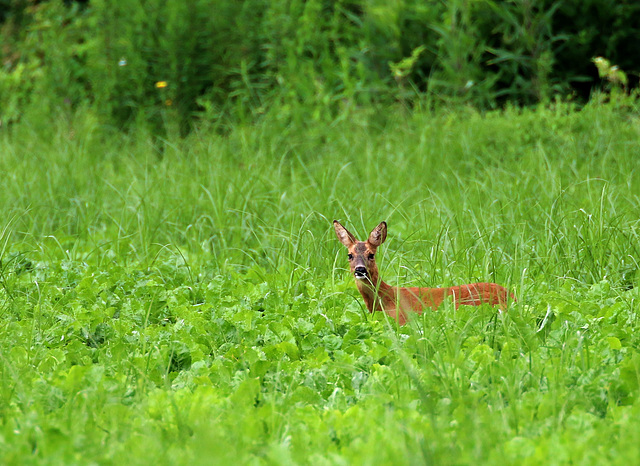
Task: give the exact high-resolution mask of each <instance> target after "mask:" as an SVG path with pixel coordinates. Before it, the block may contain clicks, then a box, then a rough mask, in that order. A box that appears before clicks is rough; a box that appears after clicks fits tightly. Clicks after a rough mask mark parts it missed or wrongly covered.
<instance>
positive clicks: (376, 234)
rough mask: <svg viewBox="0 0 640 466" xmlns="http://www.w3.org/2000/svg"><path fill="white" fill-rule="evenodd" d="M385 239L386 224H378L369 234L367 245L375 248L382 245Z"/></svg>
mask: <svg viewBox="0 0 640 466" xmlns="http://www.w3.org/2000/svg"><path fill="white" fill-rule="evenodd" d="M385 239H387V222H380V225H378V226H377V227H375V228H374V229H373V231H372V232H371V234H369V240H368V241H369V244H371V245H372V246H375V247H376V248H377V247H378V246H380V245H381V244H382V243H384V240H385Z"/></svg>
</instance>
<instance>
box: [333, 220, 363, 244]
mask: <svg viewBox="0 0 640 466" xmlns="http://www.w3.org/2000/svg"><path fill="white" fill-rule="evenodd" d="M333 228H334V229H335V230H336V235H337V236H338V239H339V240H340V242H341V243H342V244H344V245H345V246H346V247H348V248H350V247H351V246H353V245H354V244H355V243H357V240H356V237H355V236H353V235H352V234H351V233H350V232H349V230H347V229H346V228H345V227H343V226H342V225H340V222H338V221H337V220H334V221H333Z"/></svg>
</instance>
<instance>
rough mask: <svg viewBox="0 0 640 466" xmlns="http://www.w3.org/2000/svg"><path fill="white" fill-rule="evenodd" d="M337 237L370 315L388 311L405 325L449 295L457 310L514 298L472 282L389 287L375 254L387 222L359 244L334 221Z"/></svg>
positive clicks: (502, 303) (492, 286) (494, 287)
mask: <svg viewBox="0 0 640 466" xmlns="http://www.w3.org/2000/svg"><path fill="white" fill-rule="evenodd" d="M333 227H334V228H335V230H336V235H338V239H339V240H340V242H341V243H342V244H344V245H345V246H346V247H347V249H348V251H349V254H348V257H349V265H350V266H351V272H352V273H353V276H354V277H355V279H356V285H357V286H358V291H360V294H361V295H362V298H363V299H364V303H365V304H366V305H367V309H369V312H371V313H373V312H374V311H384V312H386V313H387V314H388V315H389V317H391V318H392V319H395V320H397V321H398V323H399V324H400V325H404V324H405V323H406V322H407V320H408V313H409V312H417V313H418V314H422V311H423V310H424V308H426V307H429V308H432V309H437V308H438V306H440V304H442V301H444V299H445V298H446V297H447V296H452V297H453V302H454V305H455V307H456V309H457V308H458V306H460V305H461V304H465V305H468V306H479V305H481V304H484V303H489V304H492V305H496V304H497V305H499V306H500V307H501V308H503V309H504V308H505V307H506V305H507V303H508V301H509V299H511V300H512V301H515V298H514V296H513V295H512V294H511V293H509V292H508V291H507V289H506V288H505V287H503V286H500V285H498V284H496V283H470V284H468V285H459V286H452V287H449V288H419V287H411V288H401V287H395V286H390V285H387V284H386V283H385V282H383V281H382V279H381V278H380V274H379V273H378V266H377V265H376V259H375V254H376V250H377V249H378V247H379V246H380V245H381V244H382V243H384V240H385V239H386V238H387V223H386V222H382V223H380V225H378V226H377V227H375V228H374V229H373V231H372V232H371V234H369V239H367V241H358V240H357V239H356V237H355V236H353V235H352V234H351V233H350V232H349V230H347V229H346V228H345V227H343V226H342V225H340V223H339V222H338V221H337V220H334V221H333Z"/></svg>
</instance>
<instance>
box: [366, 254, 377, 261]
mask: <svg viewBox="0 0 640 466" xmlns="http://www.w3.org/2000/svg"><path fill="white" fill-rule="evenodd" d="M367 257H368V258H369V260H370V261H372V260H373V258H374V257H375V256H374V255H373V254H369V255H368V256H367Z"/></svg>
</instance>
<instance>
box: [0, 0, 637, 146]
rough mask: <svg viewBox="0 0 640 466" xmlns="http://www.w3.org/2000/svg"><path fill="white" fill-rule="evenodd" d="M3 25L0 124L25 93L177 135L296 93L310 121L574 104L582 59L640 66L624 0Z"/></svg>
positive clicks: (246, 117)
mask: <svg viewBox="0 0 640 466" xmlns="http://www.w3.org/2000/svg"><path fill="white" fill-rule="evenodd" d="M2 20H3V22H2V25H1V26H0V28H1V29H0V34H2V38H3V45H2V50H0V54H1V58H2V64H3V68H2V69H0V101H1V102H2V103H3V105H2V106H1V107H0V119H1V120H2V121H3V122H4V123H5V124H7V123H9V122H11V121H15V120H17V119H19V118H20V116H21V115H22V114H23V113H24V111H25V107H28V106H29V104H31V105H33V106H34V107H35V109H36V110H38V111H42V110H43V108H47V107H67V108H75V109H77V108H80V107H82V106H83V105H87V104H90V105H93V106H94V107H95V108H97V109H99V110H100V112H101V117H102V118H103V119H104V120H105V121H108V122H110V123H111V124H115V125H116V126H118V127H121V126H123V125H125V126H129V125H131V124H134V123H136V122H139V121H141V120H143V121H148V122H151V123H152V125H153V126H154V128H155V131H156V132H157V131H163V129H164V124H165V122H166V120H167V118H169V119H171V120H176V121H177V122H179V126H180V129H181V131H182V133H183V134H185V133H186V132H188V131H189V129H191V128H192V122H193V121H194V119H196V120H199V119H203V118H204V119H206V120H216V121H221V122H224V123H225V124H226V123H228V122H229V121H231V122H237V121H242V122H245V121H253V120H255V119H256V118H258V117H259V116H260V115H264V114H265V113H269V112H270V111H276V112H277V113H278V115H280V117H281V118H289V119H295V118H300V117H301V115H300V112H299V111H298V110H294V109H296V108H298V107H299V106H300V105H301V104H302V105H304V106H305V107H306V108H308V111H307V112H306V114H304V115H303V116H302V118H305V119H314V120H316V121H319V120H320V119H322V118H327V117H329V118H331V117H335V116H336V115H337V114H339V113H343V112H345V111H349V110H350V109H352V108H353V107H358V106H363V105H364V106H366V105H369V104H371V103H372V102H375V103H387V104H388V103H394V102H402V103H403V104H405V105H408V106H412V107H414V106H416V105H420V106H428V107H430V108H431V107H440V106H443V105H445V106H447V105H458V104H472V105H474V106H476V107H477V108H484V109H487V108H496V107H498V106H501V105H503V104H504V102H506V101H511V102H512V103H513V102H515V103H518V104H521V105H529V104H535V103H548V102H549V101H551V100H553V98H555V97H560V98H562V99H566V98H577V99H578V100H581V101H582V102H584V101H585V100H586V99H587V98H588V97H589V95H590V93H591V91H592V89H593V88H594V87H595V88H599V87H600V86H601V83H600V81H599V78H598V73H597V70H596V67H595V66H593V64H592V63H591V60H592V59H593V58H594V57H597V56H603V57H604V58H606V59H608V60H609V61H610V62H611V63H613V64H616V65H618V66H619V67H620V68H621V69H622V70H624V71H626V72H627V73H629V82H628V83H627V86H629V87H635V86H636V85H637V80H638V72H640V70H639V69H638V63H640V52H639V51H638V48H637V47H636V45H635V44H637V43H638V41H640V29H638V27H637V25H638V24H640V3H638V2H637V1H635V0H623V1H616V2H614V5H613V6H612V3H611V2H610V1H609V0H589V1H584V0H564V1H557V0H555V1H552V0H543V1H531V0H511V1H494V0H481V1H475V0H474V1H471V0H446V1H440V0H437V1H436V0H430V1H425V0H400V1H393V2H388V1H377V0H336V1H334V0H283V1H277V2H273V1H270V0H244V1H236V0H197V1H190V2H185V1H183V0H145V1H141V0H124V1H118V2H109V1H104V0H91V1H90V2H73V1H66V2H63V1H61V0H49V1H33V0H9V1H8V2H7V1H6V0H5V1H4V2H3V3H0V21H2ZM158 83H162V84H161V85H160V87H158ZM164 84H166V86H165V87H163V86H164Z"/></svg>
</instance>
